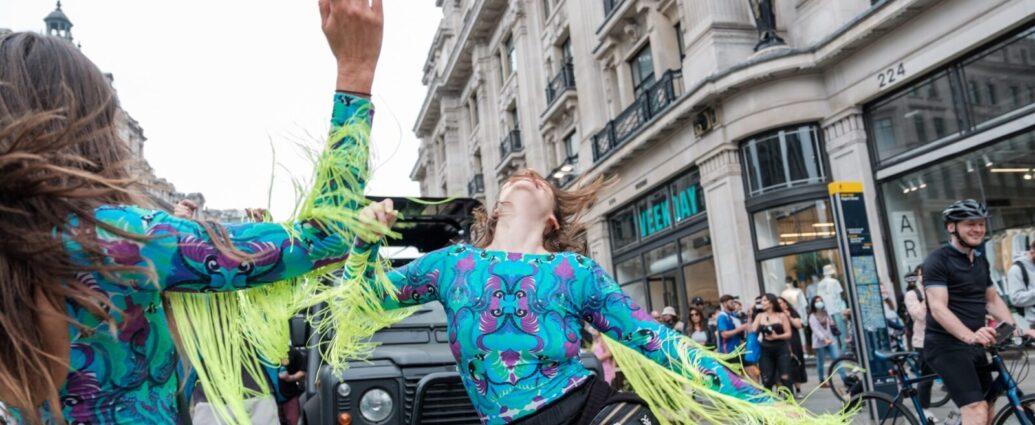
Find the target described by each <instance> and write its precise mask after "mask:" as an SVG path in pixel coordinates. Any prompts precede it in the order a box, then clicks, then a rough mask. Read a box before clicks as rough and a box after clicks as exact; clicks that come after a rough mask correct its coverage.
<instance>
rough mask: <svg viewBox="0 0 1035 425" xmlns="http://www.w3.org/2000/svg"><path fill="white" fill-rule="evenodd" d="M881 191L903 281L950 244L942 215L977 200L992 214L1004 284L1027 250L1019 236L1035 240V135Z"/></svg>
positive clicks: (992, 244) (990, 249)
mask: <svg viewBox="0 0 1035 425" xmlns="http://www.w3.org/2000/svg"><path fill="white" fill-rule="evenodd" d="M880 188H881V192H882V193H883V198H884V207H885V208H886V210H885V214H884V215H885V217H887V220H888V224H887V228H888V233H889V235H887V236H888V239H889V240H890V242H891V251H892V253H893V256H894V259H895V267H896V269H897V271H898V273H897V276H901V275H904V274H905V272H906V271H908V270H912V269H913V268H915V267H916V266H917V265H919V264H921V263H922V262H923V259H924V258H925V257H926V256H927V255H928V254H929V253H931V251H933V250H935V249H937V248H938V247H940V246H941V245H942V244H944V243H945V242H947V241H948V234H947V233H946V232H945V229H944V227H943V223H942V219H941V211H942V210H943V209H944V208H945V207H946V206H947V205H948V204H949V203H950V202H952V201H953V200H957V199H966V198H973V199H976V200H978V201H980V202H984V203H986V204H987V205H988V207H989V211H990V213H991V219H990V220H989V227H988V228H989V233H988V237H989V238H990V239H989V241H988V242H986V244H985V251H986V256H987V258H988V260H989V263H990V264H992V278H993V281H994V282H997V283H999V282H1001V281H1002V279H1003V275H1004V273H1005V272H1006V270H1008V268H1009V265H1010V264H1011V261H1012V259H1013V257H1014V256H1015V255H1016V254H1018V252H1019V251H1020V250H1021V248H1023V245H1024V244H1023V242H1021V237H1020V236H1018V235H1028V236H1031V240H1035V228H1033V227H1032V226H1033V224H1035V221H1033V217H1035V130H1029V131H1028V132H1027V133H1022V134H1019V135H1016V136H1013V137H1010V138H1008V139H1006V140H1003V141H1001V142H998V143H995V144H993V145H990V146H988V147H985V148H983V149H980V150H977V151H973V152H970V153H964V154H958V155H955V156H954V157H951V158H950V159H948V160H944V161H940V162H938V163H936V164H932V165H931V166H929V167H927V168H925V169H922V170H919V171H914V172H912V173H909V174H906V175H904V176H901V177H899V178H896V179H894V180H889V181H885V182H883V183H882V184H881V186H880ZM896 281H897V279H896Z"/></svg>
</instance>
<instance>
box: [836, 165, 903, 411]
mask: <svg viewBox="0 0 1035 425" xmlns="http://www.w3.org/2000/svg"><path fill="white" fill-rule="evenodd" d="M827 190H828V191H829V192H830V203H831V206H832V207H833V210H834V222H835V224H836V225H837V227H836V229H837V230H836V232H837V242H838V247H839V248H840V251H841V258H842V260H843V261H844V265H845V283H846V289H847V291H846V292H848V302H849V304H850V306H851V307H850V308H851V311H852V323H851V327H852V330H853V331H854V334H855V335H856V337H857V338H856V348H857V349H859V350H860V351H861V352H857V354H859V355H860V356H859V360H860V362H861V363H862V366H863V367H864V368H865V369H866V370H867V373H866V375H865V379H864V380H863V388H864V389H865V390H866V391H873V390H878V391H882V392H885V393H888V394H894V391H895V390H896V387H895V382H894V378H893V377H892V376H891V375H890V374H889V373H888V372H887V371H888V370H890V366H889V364H888V363H887V360H883V359H881V358H880V356H877V355H876V350H880V349H889V348H891V347H890V341H889V338H888V329H887V322H886V321H885V320H886V319H885V315H884V303H883V299H882V298H883V297H882V296H881V291H880V279H879V278H878V276H877V259H876V258H874V256H873V240H872V236H871V234H870V221H869V219H868V217H867V215H866V199H865V196H863V184H862V183H860V182H833V183H830V185H829V186H827ZM871 413H873V412H871ZM874 417H876V416H874Z"/></svg>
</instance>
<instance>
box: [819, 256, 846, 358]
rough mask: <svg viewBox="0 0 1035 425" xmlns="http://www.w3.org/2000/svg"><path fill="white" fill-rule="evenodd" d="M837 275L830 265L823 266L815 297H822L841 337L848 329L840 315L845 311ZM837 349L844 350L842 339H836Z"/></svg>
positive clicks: (842, 316) (841, 289)
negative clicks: (821, 277)
mask: <svg viewBox="0 0 1035 425" xmlns="http://www.w3.org/2000/svg"><path fill="white" fill-rule="evenodd" d="M835 275H837V270H836V269H834V266H833V265H832V264H827V265H825V266H823V276H824V277H823V280H821V281H819V284H818V285H817V287H816V295H819V296H821V297H823V301H824V302H825V303H826V305H827V312H829V313H830V316H831V317H833V318H834V324H836V325H837V328H838V330H840V331H841V335H842V336H843V335H845V333H846V332H847V331H848V328H847V327H846V326H845V318H844V315H842V314H841V312H843V311H844V310H845V308H846V307H845V302H844V299H843V298H841V294H843V293H844V289H843V288H842V287H841V282H840V281H838V280H837V279H836V278H835V277H834V276H835ZM837 346H838V348H842V349H843V348H844V346H843V345H842V337H840V336H839V337H837Z"/></svg>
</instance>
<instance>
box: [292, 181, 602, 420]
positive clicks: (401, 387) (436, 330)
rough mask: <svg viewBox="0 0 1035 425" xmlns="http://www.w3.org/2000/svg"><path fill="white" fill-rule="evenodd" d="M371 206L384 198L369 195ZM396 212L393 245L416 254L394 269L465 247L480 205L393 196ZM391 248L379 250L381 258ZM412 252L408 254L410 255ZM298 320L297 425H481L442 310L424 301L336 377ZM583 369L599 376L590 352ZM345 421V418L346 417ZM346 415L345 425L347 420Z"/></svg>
mask: <svg viewBox="0 0 1035 425" xmlns="http://www.w3.org/2000/svg"><path fill="white" fill-rule="evenodd" d="M370 199H372V200H374V201H380V200H382V199H384V198H379V197H371V198H370ZM392 200H393V201H394V202H395V207H396V209H397V210H398V211H400V212H401V213H402V217H403V219H400V221H399V224H397V225H396V230H398V231H399V232H400V233H401V234H402V238H401V239H400V240H399V241H397V242H395V244H396V245H398V247H408V248H413V249H415V250H416V251H417V253H415V255H406V253H405V252H404V253H402V254H401V255H400V257H409V258H392V263H393V265H394V266H396V267H398V266H401V265H404V264H406V263H407V262H408V261H409V259H412V258H415V257H417V256H420V255H422V254H424V253H428V252H431V251H434V250H436V249H439V248H442V247H445V246H448V245H450V244H454V243H460V242H465V241H467V240H468V235H469V234H470V228H471V224H472V222H473V214H472V212H473V211H474V209H475V208H476V207H478V206H479V205H480V204H479V202H478V201H476V200H473V199H453V200H445V199H436V198H422V199H421V201H423V202H414V201H412V200H409V199H406V198H392ZM387 251H389V250H383V251H382V252H387ZM409 251H411V252H412V251H413V250H409ZM308 331H309V330H308V329H306V325H305V324H304V321H296V322H294V323H293V325H292V344H297V345H300V346H301V347H297V348H298V349H301V350H303V351H304V352H306V353H305V354H306V357H307V359H306V368H305V369H306V390H305V393H304V394H303V395H302V397H301V402H302V423H304V424H308V425H337V424H339V423H351V424H355V425H368V424H370V425H373V424H376V425H410V424H443V425H454V424H472V425H475V424H480V423H481V421H480V420H479V418H478V415H477V413H475V411H474V406H473V405H472V404H471V400H470V398H469V397H468V396H467V392H466V391H465V390H464V386H463V383H462V382H461V381H460V375H459V374H458V373H457V370H456V360H455V359H454V358H453V354H452V353H451V352H450V350H449V338H448V336H447V329H446V314H445V311H444V310H443V308H442V306H441V304H439V303H437V302H435V303H428V304H425V305H424V306H422V307H421V309H419V310H417V311H416V312H415V313H414V314H413V315H411V316H410V317H408V318H406V319H405V320H403V321H401V322H399V323H397V324H395V325H394V326H392V327H391V328H388V329H384V330H382V331H380V332H378V333H377V334H376V335H374V337H373V338H372V339H373V340H374V341H377V342H380V343H381V346H380V347H378V348H377V349H376V350H374V353H373V356H372V357H371V358H370V361H369V362H355V363H353V364H350V365H349V367H348V369H347V370H346V371H345V373H344V375H343V376H342V377H341V378H342V379H339V377H337V376H335V374H334V373H333V371H332V370H331V368H330V367H329V366H327V365H324V364H322V361H321V359H320V358H319V357H320V356H319V351H318V350H308V349H306V348H305V345H306V344H305V342H306V341H307V340H308V341H310V343H312V341H320V337H321V336H320V335H312V336H310V337H308V338H307V336H308ZM582 360H583V364H585V365H587V367H588V368H590V369H591V370H595V371H597V373H602V369H601V366H600V362H599V361H597V359H596V358H595V357H593V354H592V353H588V352H586V353H583V354H582ZM346 415H347V416H346ZM346 417H347V418H348V421H346Z"/></svg>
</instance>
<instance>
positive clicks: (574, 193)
mask: <svg viewBox="0 0 1035 425" xmlns="http://www.w3.org/2000/svg"><path fill="white" fill-rule="evenodd" d="M515 179H533V180H535V181H538V182H539V183H540V184H544V185H546V187H548V188H549V189H550V193H552V194H553V200H554V206H553V215H554V216H555V217H556V218H557V224H558V225H559V226H558V227H557V228H547V229H546V230H545V231H544V233H543V247H544V248H546V250H547V251H550V252H577V253H580V254H585V253H586V244H585V242H583V241H582V238H581V236H582V234H583V232H584V231H585V229H586V226H585V224H584V223H582V217H583V214H585V213H586V210H587V209H589V207H590V206H592V205H593V204H594V203H595V202H596V201H597V195H598V194H599V193H600V191H602V190H604V189H607V188H609V187H612V186H613V185H614V184H615V183H616V182H617V178H605V177H604V176H598V177H597V178H595V179H593V180H592V181H590V182H588V183H585V184H580V183H584V182H581V181H580V182H576V184H575V185H574V186H575V187H574V188H573V189H570V190H563V189H561V188H559V187H557V186H556V185H554V184H553V183H550V181H548V180H546V179H544V178H543V176H542V175H540V174H539V173H537V172H535V171H534V170H530V169H523V170H518V171H517V172H515V173H514V174H513V175H511V176H510V177H509V178H507V182H509V181H512V180H515ZM498 222H499V212H498V210H497V209H496V208H493V212H492V213H488V212H487V211H486V210H485V208H484V207H481V208H478V209H476V210H475V211H474V226H473V231H474V235H475V242H474V246H476V247H479V248H485V247H488V246H489V245H490V244H491V243H492V241H493V239H494V238H495V236H496V224H497V223H498Z"/></svg>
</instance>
